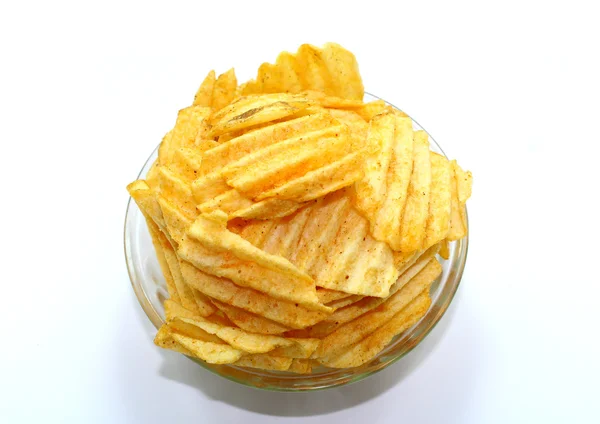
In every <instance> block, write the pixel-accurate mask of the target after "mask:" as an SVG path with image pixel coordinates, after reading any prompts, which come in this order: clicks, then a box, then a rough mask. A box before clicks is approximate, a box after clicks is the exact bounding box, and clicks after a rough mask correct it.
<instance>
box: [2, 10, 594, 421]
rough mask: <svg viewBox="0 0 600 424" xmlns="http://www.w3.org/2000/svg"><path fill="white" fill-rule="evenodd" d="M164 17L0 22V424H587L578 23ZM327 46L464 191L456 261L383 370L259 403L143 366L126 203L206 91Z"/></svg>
mask: <svg viewBox="0 0 600 424" xmlns="http://www.w3.org/2000/svg"><path fill="white" fill-rule="evenodd" d="M163 3H164V4H163V5H162V6H161V7H158V6H154V5H150V4H149V3H147V2H127V1H119V2H117V1H107V0H106V1H102V2H72V3H70V4H68V3H66V2H62V1H51V2H41V1H40V2H2V4H1V6H0V140H1V141H0V143H1V150H0V152H1V153H0V181H1V186H0V187H1V197H0V199H1V202H2V203H1V204H2V207H1V208H0V217H1V220H0V223H1V224H2V227H1V228H2V230H1V235H2V243H1V244H0V246H1V247H0V249H1V255H0V257H1V258H2V259H1V263H2V273H1V274H0V276H1V277H0V281H1V284H2V294H3V301H2V316H3V324H4V325H3V329H2V336H1V338H0V343H1V349H0V422H2V423H20V422H44V423H55V422H61V423H63V422H65V423H138V422H140V423H165V422H169V423H172V422H184V423H187V422H189V423H220V422H223V423H228V422H244V423H246V424H254V423H275V422H278V423H279V422H284V423H296V422H303V423H304V422H306V423H317V422H327V423H349V422H354V420H356V421H357V422H368V423H387V422H390V423H391V422H393V423H401V422H402V423H437V422H440V423H442V422H443V423H509V422H510V423H541V422H544V423H554V422H557V423H558V422H573V423H598V422H600V406H599V401H598V394H599V389H598V382H599V381H600V366H599V364H598V359H599V357H600V343H599V341H598V337H599V335H600V331H599V329H598V324H599V323H600V319H599V318H598V306H597V305H598V298H599V296H600V289H599V286H600V277H599V274H598V267H597V257H598V255H597V253H596V252H597V249H598V247H599V245H600V244H599V243H600V232H599V230H598V219H599V218H600V213H599V209H598V196H599V195H600V190H599V188H598V184H599V183H600V177H599V175H598V172H599V168H600V166H599V165H598V162H599V153H600V148H599V147H598V146H599V143H600V136H599V133H600V132H599V130H598V124H599V121H600V106H599V104H600V103H599V100H598V99H599V97H600V83H599V81H600V54H599V53H600V48H599V47H600V43H599V42H600V29H599V28H600V24H599V23H598V18H599V16H600V14H599V13H598V10H597V9H596V3H597V2H594V1H589V2H582V1H569V2H554V1H545V2H542V1H540V2H533V1H514V2H513V1H507V0H505V1H502V2H481V1H472V2H466V1H458V0H457V1H451V2H442V1H440V2H425V1H411V2H404V3H400V2H389V3H388V4H386V3H383V2H378V1H373V0H371V1H366V2H365V1H363V2H357V3H356V4H352V3H351V2H340V3H339V4H338V5H337V6H335V5H334V2H326V1H324V0H321V1H317V2H312V1H307V0H302V1H297V2H280V3H275V2H273V3H272V4H267V3H266V2H261V1H249V2H244V3H242V2H240V3H235V2H231V1H228V2H225V1H223V2H217V1H214V2H211V3H208V2H207V3H206V4H202V2H199V1H196V2H188V3H179V2H163ZM326 41H337V42H339V43H341V44H343V45H344V46H346V47H347V48H349V49H350V50H352V51H353V52H354V53H355V54H356V56H357V58H358V60H359V63H360V67H361V71H362V74H363V77H364V82H365V87H366V88H367V90H368V91H370V92H372V93H374V94H377V95H380V96H383V97H384V98H386V99H387V100H389V101H391V102H393V103H395V104H396V105H398V106H399V107H401V108H402V109H404V110H405V111H407V112H408V113H409V114H411V115H412V116H413V117H414V118H415V119H416V120H417V121H419V122H420V123H421V124H422V125H423V126H424V127H425V128H426V129H427V130H428V131H429V132H430V133H431V134H432V135H433V136H434V137H435V138H436V139H437V141H438V142H439V143H440V144H441V145H442V146H443V148H444V149H445V150H446V153H447V154H449V155H450V156H451V157H456V158H459V160H460V163H461V164H462V165H463V167H465V168H467V169H470V170H472V171H473V174H474V176H475V183H474V195H473V198H472V199H471V200H470V203H469V218H470V224H471V236H470V237H471V244H470V252H469V258H468V261H467V267H466V271H465V274H464V278H463V282H462V285H461V287H460V289H459V293H458V295H457V297H456V299H455V301H454V303H453V304H452V306H451V308H450V310H449V313H448V314H447V315H446V316H445V317H444V318H443V321H442V322H441V323H440V325H439V326H438V327H437V328H436V329H435V330H434V331H433V333H432V334H431V335H430V336H429V337H428V338H427V339H426V340H425V341H424V342H423V343H422V344H421V345H420V346H419V347H417V348H416V349H415V350H414V351H413V352H412V353H411V354H410V355H409V356H408V357H406V358H405V359H404V360H402V361H400V362H399V363H397V364H395V365H394V366H392V367H390V368H389V369H387V370H385V371H384V372H382V373H380V374H378V375H376V376H373V377H371V378H369V379H367V380H365V381H363V382H361V383H357V384H355V385H351V386H348V387H344V388H339V389H333V390H330V391H326V392H319V393H309V394H275V393H268V392H261V391H257V390H253V389H249V388H246V387H241V386H238V385H236V384H234V383H232V382H229V381H225V380H223V379H220V378H218V377H216V376H214V375H212V374H210V373H208V372H206V371H204V370H203V369H201V368H200V367H199V366H197V365H195V364H194V363H192V362H191V361H189V360H187V359H185V358H183V357H180V356H178V355H177V354H173V353H171V352H163V351H160V350H159V349H158V348H156V347H155V346H154V345H153V344H152V336H153V328H152V327H151V325H150V323H149V321H148V320H147V319H146V317H145V315H144V314H143V312H142V310H141V308H140V307H139V305H138V303H137V301H136V299H135V297H134V294H133V291H132V290H131V287H130V285H129V281H128V277H127V272H126V269H125V262H124V257H123V245H122V225H123V219H124V213H125V206H126V203H127V199H128V195H127V193H126V191H125V185H126V184H127V183H129V182H130V181H132V180H133V179H134V178H135V176H136V175H137V172H138V171H139V169H140V167H141V165H142V164H143V162H144V160H145V159H146V157H147V156H148V155H149V153H150V152H151V151H152V149H153V148H154V147H155V146H156V144H157V143H158V142H159V141H160V139H161V137H162V135H163V134H164V133H165V132H166V131H167V130H168V129H169V128H170V126H172V125H173V123H174V120H175V116H176V112H177V110H178V109H180V108H183V107H185V106H187V105H189V104H190V103H191V101H192V98H193V95H194V92H195V90H196V88H197V87H198V85H199V83H200V81H201V79H202V78H203V77H204V75H205V74H206V73H207V72H208V70H209V69H212V68H215V69H216V70H217V72H223V71H225V70H227V69H228V68H229V67H231V66H235V68H236V71H237V74H238V76H239V78H240V80H245V79H247V78H250V77H252V76H253V75H254V72H255V69H256V68H257V67H258V65H259V64H260V63H261V62H263V61H267V60H273V59H275V57H276V55H277V53H278V52H279V51H281V50H286V49H287V50H295V49H296V48H297V46H298V45H300V44H301V43H303V42H311V43H314V44H322V43H324V42H326Z"/></svg>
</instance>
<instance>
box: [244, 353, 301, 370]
mask: <svg viewBox="0 0 600 424" xmlns="http://www.w3.org/2000/svg"><path fill="white" fill-rule="evenodd" d="M292 363H293V359H292V358H280V357H275V356H270V355H265V354H258V355H246V356H243V357H241V358H240V359H238V360H237V362H235V363H234V364H233V365H236V366H238V367H248V368H258V369H262V370H270V371H287V370H288V369H289V368H290V366H291V365H292Z"/></svg>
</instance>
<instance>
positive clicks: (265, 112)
mask: <svg viewBox="0 0 600 424" xmlns="http://www.w3.org/2000/svg"><path fill="white" fill-rule="evenodd" d="M312 104H313V102H312V101H311V100H309V99H307V98H306V97H305V96H300V95H293V94H280V93H278V94H263V95H258V96H247V97H241V98H239V99H237V100H236V101H234V102H233V103H230V104H229V105H228V106H226V107H224V108H222V109H221V110H220V111H219V112H217V113H215V114H214V115H212V117H211V119H210V124H211V125H212V127H211V129H210V132H211V134H212V135H213V136H218V135H220V134H224V133H226V132H230V131H238V130H241V129H244V128H248V127H251V126H254V125H259V124H263V123H265V122H271V121H275V120H277V119H281V118H284V117H286V116H290V115H293V114H294V113H296V112H298V111H300V110H302V109H305V108H307V107H309V106H311V105H312Z"/></svg>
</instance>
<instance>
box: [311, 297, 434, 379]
mask: <svg viewBox="0 0 600 424" xmlns="http://www.w3.org/2000/svg"><path fill="white" fill-rule="evenodd" d="M430 305H431V299H430V298H429V294H428V293H427V291H424V292H422V293H421V294H420V295H418V296H417V297H416V298H415V299H414V300H413V301H412V302H411V303H410V304H408V305H407V306H406V307H405V308H404V309H402V310H401V311H400V312H398V313H397V314H396V315H395V316H394V317H393V318H392V319H390V320H389V321H388V322H387V323H385V324H384V325H383V326H382V327H381V328H379V329H377V330H376V331H375V332H373V333H372V334H371V335H369V336H367V337H366V338H364V339H363V340H361V341H360V342H358V343H356V344H355V345H353V346H351V347H350V348H349V349H348V350H346V351H345V352H342V353H340V354H339V355H338V356H336V357H335V358H331V357H330V358H325V359H324V360H319V361H320V362H321V363H322V364H324V365H327V366H328V367H331V368H349V367H358V366H360V365H362V364H364V363H366V362H368V361H369V360H371V359H373V358H374V357H375V356H376V355H377V354H378V353H379V352H381V351H382V350H383V349H384V348H385V346H386V345H388V344H389V343H390V341H391V340H392V339H393V338H394V336H396V335H397V334H400V333H402V332H404V331H405V330H408V329H409V328H410V327H412V326H413V325H415V324H416V323H417V322H418V321H419V320H420V319H421V318H422V317H423V316H424V315H425V313H426V312H427V310H428V309H429V306H430Z"/></svg>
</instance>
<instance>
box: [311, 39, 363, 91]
mask: <svg viewBox="0 0 600 424" xmlns="http://www.w3.org/2000/svg"><path fill="white" fill-rule="evenodd" d="M321 57H322V58H323V61H324V62H325V64H326V66H327V69H328V70H329V74H330V75H331V76H332V82H331V83H332V85H333V92H332V93H331V94H333V95H336V96H338V97H342V98H345V99H353V100H362V99H363V96H364V93H365V90H364V87H363V83H362V79H361V77H360V72H359V71H358V62H357V61H356V58H355V57H354V55H353V54H352V53H351V52H349V51H348V50H346V49H345V48H343V47H342V46H340V45H339V44H336V43H327V44H325V45H324V46H323V48H322V52H321Z"/></svg>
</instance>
